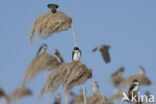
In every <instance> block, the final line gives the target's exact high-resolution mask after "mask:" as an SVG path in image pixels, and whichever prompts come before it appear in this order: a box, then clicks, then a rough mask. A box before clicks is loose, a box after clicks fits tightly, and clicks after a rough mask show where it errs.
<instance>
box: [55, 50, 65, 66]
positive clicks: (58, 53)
mask: <svg viewBox="0 0 156 104" xmlns="http://www.w3.org/2000/svg"><path fill="white" fill-rule="evenodd" d="M54 54H55V56H56V59H57V60H58V61H59V62H60V63H61V64H63V63H64V60H63V57H62V56H61V54H60V52H59V51H58V50H57V49H55V51H54Z"/></svg>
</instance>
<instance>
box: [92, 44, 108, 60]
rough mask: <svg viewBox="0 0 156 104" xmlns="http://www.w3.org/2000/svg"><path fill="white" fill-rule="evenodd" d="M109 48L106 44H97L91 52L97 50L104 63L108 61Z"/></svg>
mask: <svg viewBox="0 0 156 104" xmlns="http://www.w3.org/2000/svg"><path fill="white" fill-rule="evenodd" d="M109 49H110V46H108V45H100V46H97V47H96V48H94V49H93V52H95V51H97V50H99V51H100V52H101V54H102V56H103V59H104V61H105V62H106V63H109V62H110V56H109V52H108V51H109Z"/></svg>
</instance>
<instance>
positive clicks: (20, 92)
mask: <svg viewBox="0 0 156 104" xmlns="http://www.w3.org/2000/svg"><path fill="white" fill-rule="evenodd" d="M31 95H32V92H31V90H29V89H27V88H25V87H19V88H17V89H16V90H15V91H13V92H12V93H11V95H10V98H11V100H12V101H18V100H20V99H22V98H23V97H25V96H31Z"/></svg>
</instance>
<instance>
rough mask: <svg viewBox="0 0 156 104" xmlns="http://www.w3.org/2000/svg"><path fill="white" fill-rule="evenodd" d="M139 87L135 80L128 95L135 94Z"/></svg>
mask: <svg viewBox="0 0 156 104" xmlns="http://www.w3.org/2000/svg"><path fill="white" fill-rule="evenodd" d="M139 86H140V83H139V81H138V80H136V79H135V80H134V81H133V82H132V85H131V87H130V89H129V91H128V93H131V92H137V91H138V90H139Z"/></svg>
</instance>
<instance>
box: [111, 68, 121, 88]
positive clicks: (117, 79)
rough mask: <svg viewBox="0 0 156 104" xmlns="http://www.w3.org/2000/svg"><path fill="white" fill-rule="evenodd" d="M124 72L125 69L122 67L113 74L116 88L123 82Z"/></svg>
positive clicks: (112, 77)
mask: <svg viewBox="0 0 156 104" xmlns="http://www.w3.org/2000/svg"><path fill="white" fill-rule="evenodd" d="M123 72H124V67H123V66H122V67H120V68H119V69H118V70H117V71H116V72H115V73H113V74H112V76H111V81H112V83H113V84H114V85H115V86H118V85H119V84H120V83H121V82H122V81H123V80H124V78H123V76H122V74H123Z"/></svg>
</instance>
